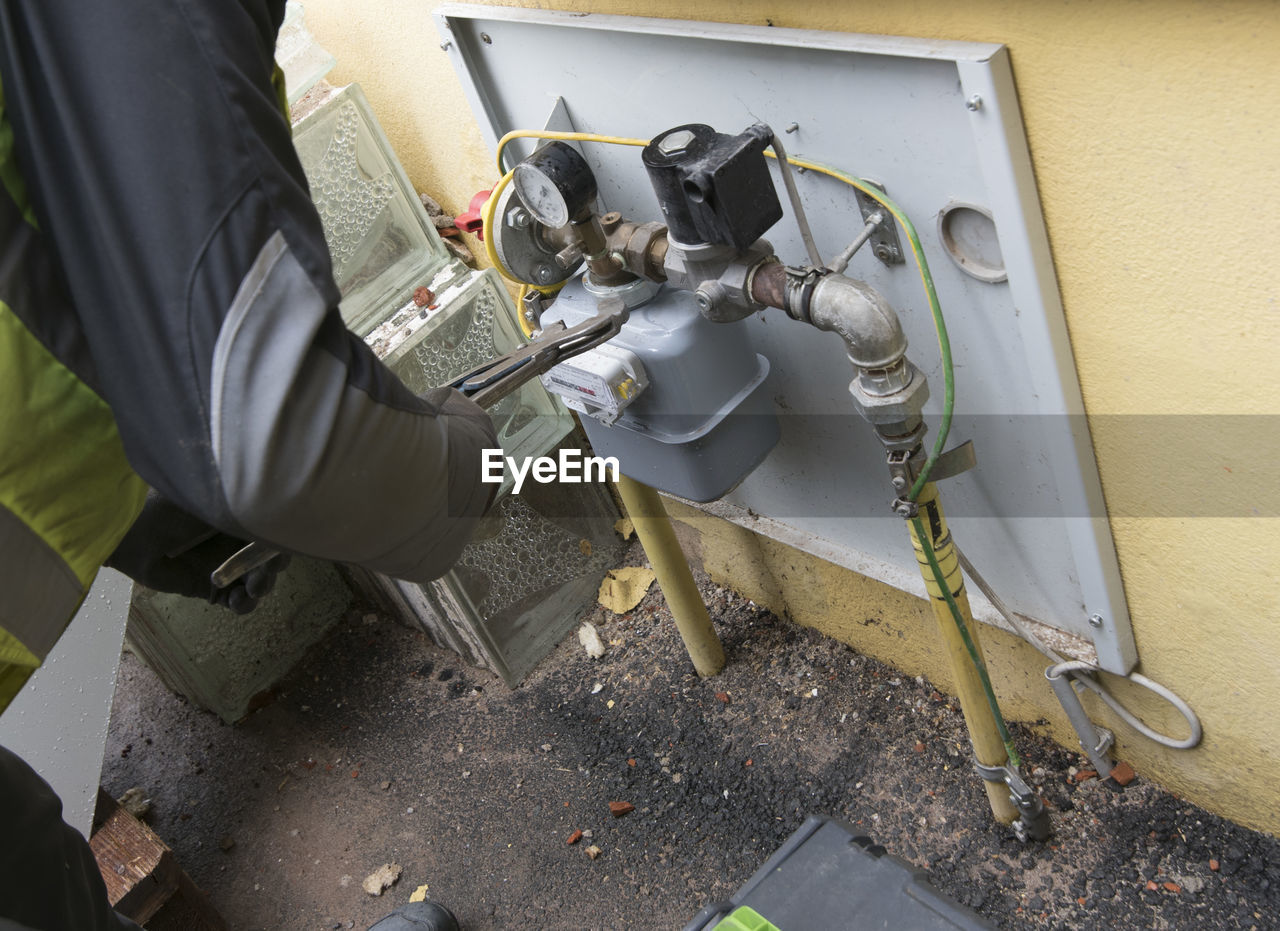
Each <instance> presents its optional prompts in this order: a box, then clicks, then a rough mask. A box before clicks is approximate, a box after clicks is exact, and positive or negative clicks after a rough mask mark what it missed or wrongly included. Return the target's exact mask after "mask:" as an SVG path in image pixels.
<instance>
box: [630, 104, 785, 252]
mask: <svg viewBox="0 0 1280 931" xmlns="http://www.w3.org/2000/svg"><path fill="white" fill-rule="evenodd" d="M772 136H773V134H772V131H771V130H770V129H769V127H767V126H765V125H764V124H763V123H757V124H756V125H755V126H752V127H750V128H748V129H747V130H746V131H744V132H742V133H739V134H738V135H736V136H729V135H726V134H724V133H718V132H716V131H715V130H714V129H712V128H711V127H710V126H706V125H704V124H702V123H690V124H688V125H685V126H677V127H675V128H674V129H668V130H667V131H666V132H664V133H662V134H661V135H658V136H656V137H654V139H653V140H652V141H651V142H650V143H649V144H648V145H647V146H645V148H644V153H643V155H642V158H643V161H644V167H645V168H646V169H647V170H648V172H649V180H650V182H651V183H652V184H653V190H654V192H655V193H656V194H657V195H658V202H659V203H660V204H661V205H662V213H663V215H664V216H665V218H666V221H667V229H668V232H669V234H670V236H671V238H672V239H674V240H676V241H677V242H679V243H682V244H683V245H686V246H692V245H698V244H700V243H714V244H716V245H726V246H733V247H735V248H737V249H745V248H746V247H747V246H749V245H751V244H752V243H753V242H755V241H756V240H757V239H759V238H760V237H761V236H763V235H764V234H765V232H766V231H767V230H768V229H769V227H771V226H773V224H775V223H777V222H778V221H779V220H780V219H782V204H781V203H779V201H778V192H777V191H776V190H775V189H774V186H773V179H772V178H771V177H770V176H769V166H768V165H767V164H766V163H765V156H764V150H765V148H766V147H767V146H768V145H769V142H770V140H771V139H772Z"/></svg>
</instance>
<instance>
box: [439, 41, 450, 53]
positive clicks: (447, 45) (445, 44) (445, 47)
mask: <svg viewBox="0 0 1280 931" xmlns="http://www.w3.org/2000/svg"><path fill="white" fill-rule="evenodd" d="M451 48H453V43H452V42H441V43H440V51H442V52H447V51H449V49H451Z"/></svg>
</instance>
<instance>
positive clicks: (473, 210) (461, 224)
mask: <svg viewBox="0 0 1280 931" xmlns="http://www.w3.org/2000/svg"><path fill="white" fill-rule="evenodd" d="M492 193H493V192H492V191H480V192H479V193H477V194H476V195H475V196H474V197H472V198H471V206H469V207H468V208H467V212H466V213H460V214H458V215H457V216H456V217H454V218H453V222H454V225H455V226H457V227H458V229H460V230H462V231H463V232H464V233H475V234H476V235H477V236H479V237H480V239H481V240H482V241H483V239H484V219H483V218H482V217H481V215H480V211H481V210H483V209H484V205H485V201H487V200H488V199H489V195H490V194H492Z"/></svg>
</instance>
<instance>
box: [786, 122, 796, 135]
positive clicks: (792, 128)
mask: <svg viewBox="0 0 1280 931" xmlns="http://www.w3.org/2000/svg"><path fill="white" fill-rule="evenodd" d="M799 128H800V124H799V123H791V124H790V125H789V126H787V128H786V129H784V130H783V132H784V133H787V134H790V133H793V132H795V131H796V130H797V129H799Z"/></svg>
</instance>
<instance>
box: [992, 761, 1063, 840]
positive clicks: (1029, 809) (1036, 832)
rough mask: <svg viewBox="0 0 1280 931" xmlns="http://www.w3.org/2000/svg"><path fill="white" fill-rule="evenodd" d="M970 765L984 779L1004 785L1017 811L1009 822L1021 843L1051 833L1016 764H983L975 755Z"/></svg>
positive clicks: (1042, 809) (1046, 816) (1045, 815)
mask: <svg viewBox="0 0 1280 931" xmlns="http://www.w3.org/2000/svg"><path fill="white" fill-rule="evenodd" d="M973 768H974V769H976V770H977V771H978V775H979V776H981V777H982V778H983V779H985V780H986V781H987V782H1003V783H1004V784H1005V785H1006V786H1008V788H1009V800H1010V801H1011V802H1013V804H1014V805H1016V806H1017V808H1018V811H1019V812H1020V815H1019V817H1018V820H1016V821H1014V822H1013V824H1012V825H1010V826H1011V827H1012V828H1013V833H1014V835H1015V836H1016V837H1017V838H1018V840H1020V841H1022V842H1023V843H1026V842H1027V841H1028V840H1048V838H1049V835H1050V834H1051V833H1052V828H1051V826H1050V824H1049V812H1048V811H1046V810H1045V807H1044V802H1042V801H1040V796H1038V795H1037V794H1036V793H1035V790H1034V789H1032V788H1031V786H1029V785H1027V784H1026V782H1025V781H1024V780H1023V778H1022V774H1021V773H1019V772H1018V770H1017V768H1016V767H1013V766H1010V765H1009V764H1008V762H1005V763H1003V764H1002V765H1000V766H985V765H983V764H982V763H979V762H978V760H977V758H976V757H975V758H974V761H973Z"/></svg>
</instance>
